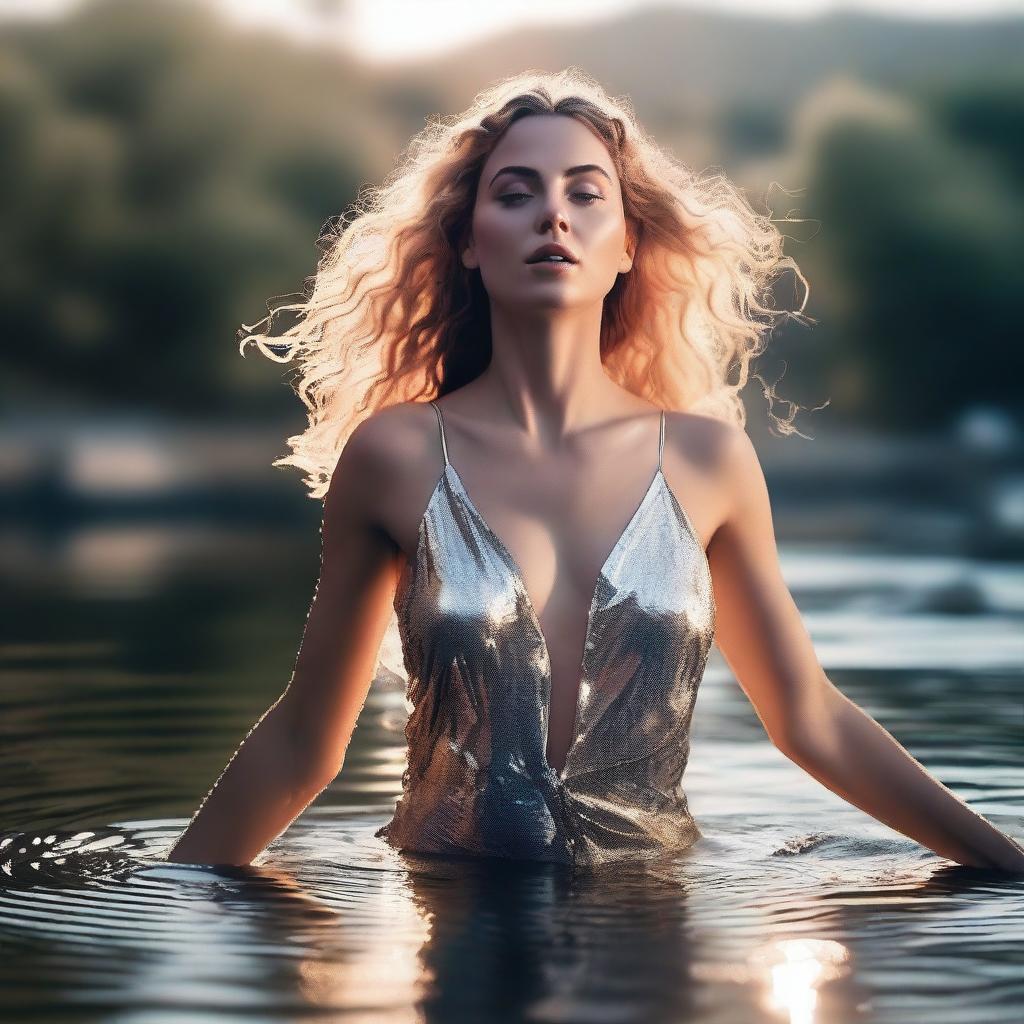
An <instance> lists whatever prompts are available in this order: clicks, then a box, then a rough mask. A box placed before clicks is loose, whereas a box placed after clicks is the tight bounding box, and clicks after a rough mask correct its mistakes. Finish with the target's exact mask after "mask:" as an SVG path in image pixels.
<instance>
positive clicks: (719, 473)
mask: <svg viewBox="0 0 1024 1024" xmlns="http://www.w3.org/2000/svg"><path fill="white" fill-rule="evenodd" d="M665 451H666V457H668V458H671V459H672V460H673V461H674V462H675V463H676V464H681V465H682V466H683V467H684V472H685V473H686V476H685V477H684V482H685V485H686V486H685V489H684V492H685V493H687V494H688V495H690V496H691V497H690V501H691V518H693V519H694V520H696V521H697V522H698V525H699V528H700V532H701V533H702V535H703V536H704V537H707V538H709V539H710V538H712V537H713V536H714V534H715V533H716V532H717V531H718V529H719V527H721V526H722V525H723V524H724V523H725V522H726V521H727V520H728V519H729V518H730V517H731V516H732V515H733V514H734V512H735V510H736V508H737V506H738V505H741V504H743V500H744V499H743V495H744V493H745V492H746V493H747V494H749V492H750V491H751V489H754V490H757V489H763V488H764V476H763V474H762V472H761V465H760V462H759V460H758V456H757V452H756V451H755V449H754V445H753V443H752V442H751V440H750V437H749V435H748V434H747V432H746V430H744V429H743V427H741V426H739V425H738V424H735V423H728V422H726V421H725V420H721V419H718V418H717V417H715V416H706V415H703V414H700V413H689V412H669V413H667V414H666V416H665Z"/></svg>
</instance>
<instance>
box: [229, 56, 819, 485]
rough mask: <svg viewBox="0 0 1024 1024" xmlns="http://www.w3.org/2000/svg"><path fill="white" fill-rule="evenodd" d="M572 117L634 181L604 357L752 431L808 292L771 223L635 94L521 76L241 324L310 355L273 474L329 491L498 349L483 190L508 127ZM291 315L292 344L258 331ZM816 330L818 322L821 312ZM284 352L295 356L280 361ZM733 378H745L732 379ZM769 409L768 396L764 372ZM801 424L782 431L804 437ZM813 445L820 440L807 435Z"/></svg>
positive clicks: (301, 361) (359, 212) (448, 131)
mask: <svg viewBox="0 0 1024 1024" xmlns="http://www.w3.org/2000/svg"><path fill="white" fill-rule="evenodd" d="M531 114H562V115H566V116H568V117H574V118H576V119H577V120H579V121H581V122H583V124H584V125H586V126H588V127H589V128H590V129H591V130H592V131H593V132H595V133H596V134H597V136H598V137H599V138H600V139H601V140H602V141H603V142H604V143H605V145H606V147H607V149H608V152H609V155H610V156H611V158H612V160H613V161H614V164H615V169H616V171H617V173H618V176H619V180H620V183H621V189H622V202H623V209H624V213H625V218H626V222H627V230H628V232H629V234H630V237H631V239H632V240H633V242H634V244H635V250H634V260H633V266H632V269H631V271H630V272H629V273H627V274H620V275H619V276H618V278H617V280H616V283H615V285H614V286H613V287H612V289H611V291H610V292H609V293H608V295H607V296H606V297H605V299H604V309H603V313H602V317H601V337H600V352H601V360H602V363H603V365H604V367H605V370H606V372H607V374H608V376H609V377H610V378H611V379H612V380H614V381H616V382H617V383H618V384H619V385H620V386H622V387H624V388H626V389H628V390H630V391H632V392H633V393H634V394H637V395H644V396H646V397H648V398H649V400H650V401H652V402H657V404H659V405H660V406H662V407H664V408H670V409H671V408H674V409H679V410H686V411H690V412H699V413H703V414H705V415H710V416H714V417H718V418H721V419H724V420H728V421H731V422H734V423H737V424H739V425H741V426H742V425H744V423H745V412H744V407H743V403H742V400H741V399H740V397H739V392H740V391H741V389H742V388H743V387H744V385H745V384H746V383H747V380H748V377H749V375H750V374H749V364H750V361H751V360H752V359H753V358H754V357H755V356H757V355H759V354H760V353H761V352H762V351H763V350H764V347H765V345H766V344H767V338H766V335H767V333H768V332H769V331H770V329H771V328H772V327H773V326H774V322H775V319H776V318H777V317H778V316H780V315H784V316H789V317H794V318H797V319H800V318H801V314H802V311H803V309H804V306H805V305H806V303H807V297H808V295H809V293H810V288H809V286H808V284H807V281H806V279H805V278H804V276H803V274H802V273H801V272H800V270H799V268H798V267H797V266H796V264H795V263H794V261H793V260H792V259H791V258H789V257H783V256H782V245H783V236H782V235H781V234H780V232H779V231H778V230H777V229H776V228H775V226H774V223H773V222H772V219H771V218H770V217H768V216H763V215H760V214H758V213H756V212H755V211H754V210H753V209H752V208H751V206H750V205H749V204H748V202H747V201H746V199H745V198H744V197H743V195H742V193H741V192H740V191H739V189H738V188H737V187H736V186H735V185H734V184H733V183H732V182H730V181H729V180H728V179H727V178H726V177H725V175H724V174H720V173H710V174H706V175H704V176H701V175H698V174H696V173H695V172H694V171H692V170H691V169H689V168H688V167H686V166H685V165H683V164H682V163H680V162H679V161H677V160H676V159H675V158H673V157H671V156H670V155H668V154H667V153H665V152H663V151H662V150H661V149H660V148H659V147H658V145H657V144H656V143H655V142H654V141H653V140H652V139H651V138H650V137H649V136H648V135H647V134H646V132H645V131H644V129H643V128H642V127H641V126H640V124H639V123H638V121H637V119H636V116H635V114H634V113H633V110H632V105H631V103H630V101H629V100H628V99H626V98H611V97H609V96H608V95H607V94H606V93H605V91H604V90H603V89H602V88H601V86H600V85H598V84H597V82H596V81H594V80H593V79H591V78H590V77H589V76H587V75H586V74H585V73H584V72H582V71H581V70H580V69H579V68H577V67H570V68H567V69H565V70H563V71H561V72H558V73H549V72H542V71H533V70H530V71H524V72H522V73H520V74H517V75H514V76H512V77H510V78H507V79H505V80H503V81H501V82H499V83H498V84H496V85H493V86H491V87H490V88H488V89H485V90H484V91H482V92H481V93H479V94H478V95H477V96H476V97H475V98H474V100H473V103H472V104H471V105H470V107H469V109H468V110H466V111H465V112H464V113H462V114H459V115H457V116H455V117H453V118H448V119H441V120H437V121H434V122H430V121H428V123H427V126H426V127H425V128H424V129H423V130H422V131H421V132H420V133H419V134H418V135H416V136H415V137H414V138H413V140H412V141H411V143H410V144H409V146H408V148H407V149H406V150H405V151H404V153H403V154H402V158H401V159H400V160H399V162H398V166H397V167H396V168H395V169H394V170H393V171H392V172H391V174H389V175H388V177H387V178H386V179H385V181H384V183H383V184H382V185H381V186H380V187H372V186H371V187H368V188H366V189H365V190H360V193H359V196H358V198H357V199H356V201H355V202H354V203H353V204H352V205H351V206H350V207H349V208H348V211H347V212H346V213H343V214H341V215H340V216H339V217H337V218H333V219H332V220H331V221H328V223H327V225H326V227H325V230H324V232H323V233H322V234H321V236H320V238H318V240H317V245H318V248H320V249H321V250H322V251H323V257H322V259H321V260H320V262H319V264H318V269H317V272H316V274H315V275H313V276H312V277H311V278H309V279H307V282H306V288H305V289H304V292H303V294H304V295H305V296H306V299H305V301H303V302H297V303H287V304H284V305H280V306H278V307H277V308H276V309H271V307H270V305H269V304H268V307H267V308H268V309H270V310H271V312H270V316H268V317H266V318H264V319H263V320H262V321H260V323H259V324H256V325H254V326H249V325H243V327H244V331H239V335H240V336H241V338H242V340H241V344H240V346H239V350H240V351H241V352H242V354H243V355H244V354H245V346H246V345H247V344H248V343H250V342H251V343H254V344H255V345H256V346H257V347H258V348H259V349H260V351H262V352H263V353H264V355H266V356H268V357H269V358H271V359H274V360H276V361H278V362H289V361H291V360H293V359H294V360H296V361H297V364H298V367H299V370H298V374H297V378H298V379H297V381H295V382H294V383H293V386H294V388H295V390H296V392H297V394H298V395H299V397H300V398H301V399H302V402H303V403H304V404H305V406H306V408H307V410H308V419H309V424H308V426H307V428H306V429H305V430H304V431H303V432H302V433H301V434H297V435H295V436H292V437H289V438H288V444H289V445H290V447H291V449H292V454H291V455H287V456H284V457H282V458H280V459H277V460H276V461H275V462H274V463H273V465H275V466H288V465H290V466H295V467H297V468H299V469H301V470H304V471H305V472H306V474H307V476H306V479H305V483H306V484H307V486H308V487H309V491H310V497H313V498H323V497H324V495H325V494H326V492H327V488H328V485H329V484H330V479H331V474H332V472H333V470H334V467H335V465H336V464H337V461H338V457H339V455H340V454H341V450H342V449H343V448H344V446H345V442H346V441H347V439H348V438H349V436H350V435H351V433H352V431H353V430H354V429H355V428H356V426H357V425H358V423H359V422H360V421H361V420H362V419H364V418H366V417H367V416H369V415H371V414H372V413H373V412H374V411H375V410H376V409H379V408H381V407H384V406H387V405H392V404H397V403H400V402H405V401H413V400H428V399H432V398H437V397H440V396H442V395H445V394H447V393H448V392H450V391H453V390H455V389H456V388H458V387H461V386H462V385H463V384H466V383H468V382H469V381H471V380H473V379H474V378H475V377H476V376H478V375H479V374H480V373H481V372H482V371H483V370H484V369H485V368H486V367H487V364H488V363H489V361H490V357H491V331H490V307H489V304H488V298H487V293H486V291H485V289H484V287H483V283H482V281H481V278H480V272H479V270H473V271H470V270H467V269H466V268H465V267H463V265H462V262H461V259H460V253H461V247H462V244H463V243H464V242H465V241H466V239H467V238H468V233H469V230H470V226H471V218H472V211H473V206H474V202H475V196H476V190H477V184H478V180H479V176H480V173H481V171H482V168H483V165H484V163H485V161H486V160H487V157H488V156H489V154H490V153H491V151H492V150H493V149H494V147H495V146H496V145H497V143H498V141H499V140H500V139H501V137H502V135H503V133H504V132H505V131H506V130H507V129H508V127H509V126H510V125H511V124H513V123H514V122H515V121H517V120H518V119H519V118H521V117H528V116H530V115H531ZM784 267H791V268H793V269H794V270H795V272H796V274H797V276H798V277H799V278H800V280H801V281H802V282H803V283H804V287H805V295H804V302H803V304H802V305H801V307H800V310H798V311H797V312H796V313H789V312H786V311H781V310H776V309H773V308H772V307H771V306H770V305H767V302H768V301H769V299H770V293H771V285H772V282H773V281H774V279H775V277H776V276H777V275H778V274H779V272H780V271H781V269H782V268H784ZM284 311H294V312H296V313H297V314H298V316H297V318H296V319H297V322H296V323H295V324H294V325H293V326H291V327H290V328H289V329H288V330H287V331H285V332H284V333H283V334H280V335H277V336H272V335H270V334H269V333H253V332H254V331H255V329H256V328H259V327H262V326H263V325H267V329H268V330H269V328H270V325H271V323H272V321H273V318H274V316H275V314H277V313H281V312H284ZM802 319H803V320H804V321H805V322H809V323H813V322H814V321H813V320H812V319H811V318H809V317H802ZM279 350H283V351H279ZM733 371H735V380H733V381H732V382H730V381H729V379H728V378H729V375H730V373H731V372H733ZM754 377H755V378H756V379H758V380H760V381H761V384H762V388H763V390H764V392H765V394H766V395H767V396H768V398H769V401H770V400H771V398H772V397H773V396H772V394H771V388H770V387H768V386H767V385H766V384H765V382H764V380H763V378H761V377H759V376H758V375H757V374H754ZM787 404H788V405H789V406H790V411H789V414H788V416H787V417H785V418H778V417H774V415H773V414H772V413H771V410H770V408H769V414H770V415H772V416H773V419H774V422H775V424H776V426H777V427H778V429H779V432H781V433H784V434H792V433H796V434H799V433H800V432H799V431H798V430H797V429H796V428H795V427H793V425H792V421H793V417H794V416H795V413H796V410H797V409H798V408H799V407H798V406H796V405H795V404H794V403H792V402H787ZM801 436H806V435H801Z"/></svg>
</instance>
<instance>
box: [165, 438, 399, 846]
mask: <svg viewBox="0 0 1024 1024" xmlns="http://www.w3.org/2000/svg"><path fill="white" fill-rule="evenodd" d="M379 437H380V430H379V429H375V428H374V427H373V426H372V425H371V421H370V420H367V421H364V422H363V423H361V424H360V425H359V426H358V427H357V428H356V430H355V431H353V433H352V435H351V437H350V438H349V440H348V443H347V444H346V445H345V449H344V451H343V452H342V454H341V457H340V459H339V460H338V464H337V466H336V468H335V470H334V473H333V475H332V477H331V483H330V487H329V488H328V491H327V494H326V496H325V498H324V513H323V527H322V555H321V566H320V579H319V582H318V583H317V587H316V591H315V593H314V595H313V601H312V604H311V606H310V610H309V614H308V615H307V618H306V626H305V631H304V633H303V637H302V642H301V644H300V647H299V653H298V657H297V659H296V663H295V668H294V671H293V673H292V678H291V681H290V682H289V684H288V686H287V688H286V689H285V691H284V693H282V694H281V696H280V697H279V698H278V699H277V700H276V701H275V702H274V704H272V705H271V707H270V708H269V709H268V710H267V711H265V712H264V713H263V715H262V716H261V717H260V719H259V720H258V721H257V722H256V724H255V725H254V726H253V728H252V729H251V730H250V732H249V734H248V735H247V736H246V737H245V739H244V740H243V741H242V743H241V745H240V746H239V747H238V749H237V750H236V751H235V753H234V755H233V756H232V757H231V759H230V760H229V761H228V764H227V766H226V767H225V768H224V770H223V772H222V773H221V775H220V777H219V778H218V779H217V781H216V782H215V783H214V785H213V788H212V789H211V790H210V792H209V793H208V794H207V796H206V798H205V799H204V800H203V802H202V803H201V804H200V806H199V809H198V810H197V811H196V813H195V815H194V816H193V818H192V820H191V821H190V822H189V824H188V826H187V828H186V829H185V831H184V832H183V833H182V834H181V836H180V837H179V838H178V840H177V841H176V843H175V844H174V846H173V847H172V848H171V851H170V853H169V854H168V857H167V859H168V860H169V861H176V862H184V863H190V864H200V863H201V864H248V863H249V862H250V861H252V859H253V858H254V857H256V856H257V854H259V853H260V852H261V851H262V850H263V849H264V848H265V847H266V846H267V845H268V844H269V843H270V842H271V841H272V840H273V839H275V838H276V837H277V836H279V835H280V834H281V833H282V832H284V831H285V829H287V828H288V826H289V825H290V824H291V823H292V822H293V821H294V820H295V819H296V818H297V817H298V816H299V815H300V814H301V813H302V811H303V810H304V809H305V808H306V807H307V806H308V805H309V804H310V803H311V802H312V801H313V800H314V799H315V798H316V796H317V795H318V794H319V793H320V792H321V791H322V790H323V789H324V788H325V787H326V786H327V785H328V784H329V783H330V782H331V780H332V779H333V778H334V777H335V776H336V775H337V774H338V772H339V771H340V769H341V766H342V764H343V763H344V760H345V751H346V749H347V747H348V744H349V741H350V740H351V738H352V733H353V731H354V730H355V725H356V719H357V718H358V717H359V712H360V711H361V710H362V707H363V704H364V702H365V700H366V696H367V694H368V692H369V689H370V685H371V683H372V682H373V678H374V676H375V674H376V671H377V656H378V654H379V648H380V643H381V640H382V638H383V635H384V631H385V629H386V628H387V624H388V620H389V618H390V615H391V606H392V601H393V599H394V592H395V585H396V582H397V571H398V564H397V559H396V546H395V544H394V542H393V541H392V540H391V538H390V537H389V536H388V534H387V532H386V531H385V530H384V529H383V528H382V527H381V525H380V523H379V521H378V518H379V517H378V516H377V515H376V514H375V512H374V506H375V503H379V495H380V493H381V491H382V489H383V486H384V481H383V480H382V473H383V472H384V470H383V469H382V466H383V464H384V463H385V461H386V460H383V459H381V458H380V457H379V450H378V449H379V444H378V443H377V442H376V441H375V438H379Z"/></svg>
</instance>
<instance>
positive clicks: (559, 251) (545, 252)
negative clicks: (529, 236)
mask: <svg viewBox="0 0 1024 1024" xmlns="http://www.w3.org/2000/svg"><path fill="white" fill-rule="evenodd" d="M545 256H564V257H565V258H566V259H567V260H568V261H569V262H570V263H578V262H579V260H577V259H576V257H575V256H574V255H573V254H572V253H571V252H570V251H569V250H568V249H566V247H565V246H564V245H558V244H557V243H555V242H548V243H547V245H542V246H541V247H540V248H539V249H534V251H533V252H532V253H531V254H530V255H529V256H527V257H526V262H527V263H536V262H537V261H538V260H542V259H544V257H545Z"/></svg>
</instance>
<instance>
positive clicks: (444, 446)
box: [430, 401, 448, 466]
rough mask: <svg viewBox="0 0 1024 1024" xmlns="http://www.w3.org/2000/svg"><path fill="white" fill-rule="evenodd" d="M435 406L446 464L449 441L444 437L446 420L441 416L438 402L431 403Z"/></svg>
mask: <svg viewBox="0 0 1024 1024" xmlns="http://www.w3.org/2000/svg"><path fill="white" fill-rule="evenodd" d="M430 404H431V405H432V406H433V407H434V412H435V413H437V427H438V429H439V430H440V432H441V454H442V455H443V456H444V464H445V465H446V466H447V465H448V442H447V441H446V440H445V437H444V420H443V419H442V418H441V410H440V408H439V407H438V405H437V403H436V402H433V401H432V402H431V403H430Z"/></svg>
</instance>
